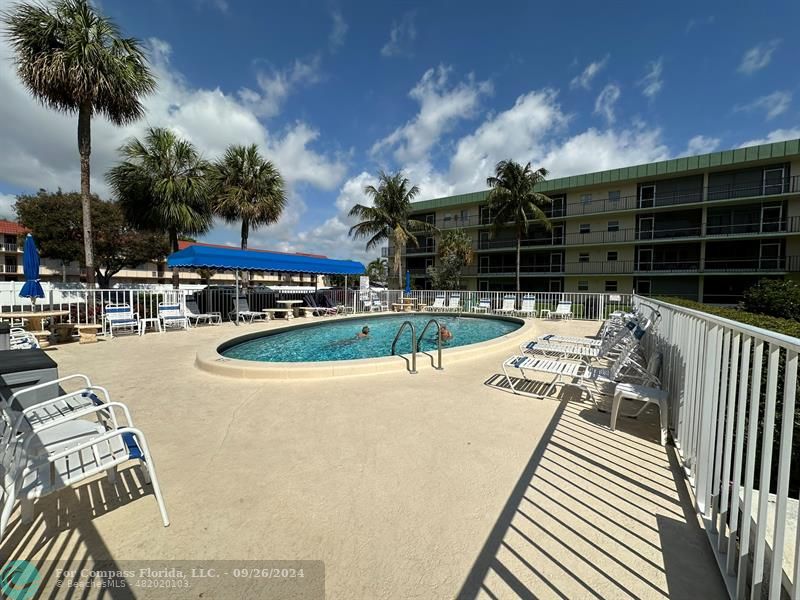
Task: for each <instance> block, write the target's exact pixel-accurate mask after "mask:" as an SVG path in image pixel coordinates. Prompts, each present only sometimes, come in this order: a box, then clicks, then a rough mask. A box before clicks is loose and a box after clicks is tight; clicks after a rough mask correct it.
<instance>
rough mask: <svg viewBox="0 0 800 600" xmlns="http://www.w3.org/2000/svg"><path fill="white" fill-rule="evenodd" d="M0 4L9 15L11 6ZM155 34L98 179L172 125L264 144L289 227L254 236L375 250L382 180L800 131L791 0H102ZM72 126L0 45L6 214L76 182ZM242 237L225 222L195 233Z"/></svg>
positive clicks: (426, 185)
mask: <svg viewBox="0 0 800 600" xmlns="http://www.w3.org/2000/svg"><path fill="white" fill-rule="evenodd" d="M11 4H12V2H11V0H0V10H6V9H8V8H9V7H10V6H11ZM96 6H98V7H99V9H100V10H101V11H102V12H103V13H104V14H106V15H108V16H110V17H111V18H113V19H114V20H115V21H116V22H117V24H118V25H119V26H120V27H121V28H122V30H123V31H124V32H125V34H126V35H131V36H134V37H137V38H139V39H140V40H141V41H142V43H143V44H144V45H145V47H146V49H147V52H148V55H149V58H150V62H151V66H152V68H153V71H154V73H155V74H156V76H157V79H158V89H157V90H156V92H155V93H153V94H152V95H151V96H149V97H147V98H146V99H145V101H144V102H145V106H146V110H147V115H146V117H145V118H144V119H142V120H140V121H138V122H136V123H134V124H132V125H129V126H126V127H114V126H113V125H111V124H110V123H108V122H106V121H104V120H103V119H101V118H96V119H95V121H94V122H93V130H92V143H93V149H92V190H93V191H94V192H97V193H98V194H100V195H101V197H104V198H110V191H109V187H108V185H107V184H106V182H105V178H104V175H105V172H106V171H107V170H108V168H109V167H111V166H112V165H113V164H114V163H115V162H116V161H117V160H119V156H118V154H117V148H119V146H120V145H121V144H122V143H123V142H124V141H125V140H126V139H128V138H130V137H131V136H141V135H142V133H143V132H144V131H145V129H146V128H147V127H152V126H161V127H169V128H172V129H174V130H175V131H176V132H178V133H179V134H180V135H182V136H184V137H186V138H188V139H189V140H191V141H192V142H193V143H194V144H195V145H196V146H197V147H198V148H199V149H200V151H201V152H202V154H203V155H204V156H205V157H206V158H208V159H210V160H213V159H215V158H217V157H218V156H220V155H221V154H222V153H223V151H224V149H225V148H226V146H228V145H229V144H250V143H256V144H258V145H259V147H260V149H261V151H262V153H263V154H264V155H265V156H266V157H267V158H268V159H269V160H271V161H273V162H274V163H275V164H276V165H277V167H278V168H279V169H280V171H281V173H282V174H283V176H284V178H285V180H286V183H287V191H288V198H289V201H288V204H287V207H286V210H285V211H284V214H283V216H282V218H281V219H280V221H279V222H277V223H276V224H274V225H271V226H269V227H264V228H261V229H258V230H256V231H254V232H251V235H250V240H249V245H250V247H258V248H266V249H271V250H280V251H301V252H313V253H319V254H325V255H328V256H330V257H334V258H352V259H356V260H364V261H367V260H370V259H372V258H375V257H376V256H377V255H378V253H379V250H371V251H366V250H365V247H364V242H363V241H361V240H353V239H351V238H350V237H349V236H348V230H349V228H350V226H351V225H352V224H353V221H352V220H351V219H350V218H349V217H348V216H347V213H348V211H349V209H350V207H351V206H352V205H353V204H355V203H357V202H362V203H366V202H367V199H366V198H365V196H364V193H363V189H364V186H365V185H368V184H371V183H375V182H376V179H377V173H378V172H379V171H380V170H381V169H383V170H386V171H395V170H403V171H404V173H405V174H406V176H407V177H408V178H409V179H410V180H411V182H412V183H414V184H416V185H418V186H419V188H420V194H419V196H418V197H417V199H418V200H424V199H429V198H436V197H441V196H446V195H450V194H456V193H463V192H469V191H476V190H481V189H485V187H486V186H485V181H486V177H487V176H489V175H490V174H491V173H492V170H493V167H494V165H495V164H496V163H497V162H498V161H500V160H503V159H507V158H512V159H514V160H517V161H520V162H523V163H524V162H529V161H530V162H531V163H532V164H533V166H534V167H537V168H538V167H540V166H541V167H545V168H547V169H548V170H549V171H550V176H551V177H561V176H566V175H572V174H577V173H585V172H591V171H597V170H603V169H609V168H614V167H619V166H625V165H632V164H639V163H645V162H651V161H654V160H662V159H666V158H672V157H677V156H685V155H688V154H699V153H704V152H710V151H713V150H718V149H728V148H736V147H740V146H744V145H751V144H756V143H764V142H767V141H778V140H783V139H791V138H798V137H800V89H799V86H798V83H800V71H799V70H798V60H797V59H798V56H800V38H798V36H797V35H795V32H794V24H795V23H797V22H798V21H799V20H800V3H798V2H790V1H786V2H783V1H779V2H769V10H765V8H766V4H765V3H763V2H761V3H756V2H737V3H736V5H735V9H734V8H733V6H732V5H731V4H730V3H729V2H671V3H651V2H628V3H621V2H618V3H600V2H571V3H564V2H552V3H533V2H513V1H509V2H506V3H504V4H503V6H502V10H499V9H496V8H490V5H487V4H486V3H485V2H477V1H467V0H464V1H461V2H457V3H456V2H452V1H447V2H445V1H438V0H432V1H428V2H419V3H412V2H346V1H344V0H341V1H336V0H325V1H321V2H311V1H304V0H296V1H294V2H269V3H267V2H260V1H256V0H250V1H246V0H138V1H137V2H130V1H123V0H99V1H98V2H96ZM76 136H77V117H76V116H75V115H66V114H60V113H56V112H54V111H52V110H49V109H45V108H43V107H42V106H40V105H39V104H38V103H37V102H36V101H35V100H34V99H33V98H32V97H31V96H30V95H29V94H28V93H27V92H26V91H25V89H24V88H23V87H22V85H21V84H20V83H19V81H18V79H17V77H16V74H15V71H14V66H13V62H12V54H11V52H10V49H9V47H8V44H7V42H6V41H5V40H4V39H0V217H12V218H13V203H14V200H15V195H16V194H20V193H30V192H35V191H36V190H38V189H40V188H45V189H49V190H55V189H57V188H59V187H60V188H61V189H63V190H64V191H72V190H78V189H80V179H79V168H78V167H79V165H78V151H77V142H76ZM201 239H202V240H203V241H208V242H212V243H218V244H231V245H238V243H239V228H238V226H237V225H229V224H225V223H222V222H218V223H216V224H215V226H214V228H213V230H212V231H210V232H209V233H208V234H206V235H205V236H202V238H201Z"/></svg>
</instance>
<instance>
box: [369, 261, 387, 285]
mask: <svg viewBox="0 0 800 600" xmlns="http://www.w3.org/2000/svg"><path fill="white" fill-rule="evenodd" d="M367 275H369V278H370V280H371V281H377V282H379V283H386V280H387V279H388V278H389V265H388V264H387V262H386V259H385V258H376V259H375V260H373V261H370V263H369V264H368V265H367Z"/></svg>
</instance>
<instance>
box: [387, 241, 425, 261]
mask: <svg viewBox="0 0 800 600" xmlns="http://www.w3.org/2000/svg"><path fill="white" fill-rule="evenodd" d="M394 251H395V248H394V246H392V247H388V248H381V256H383V257H384V258H387V257H389V256H394ZM435 252H436V244H435V243H434V244H425V245H421V246H420V247H419V248H417V247H416V246H406V247H405V248H403V249H401V254H434V253H435Z"/></svg>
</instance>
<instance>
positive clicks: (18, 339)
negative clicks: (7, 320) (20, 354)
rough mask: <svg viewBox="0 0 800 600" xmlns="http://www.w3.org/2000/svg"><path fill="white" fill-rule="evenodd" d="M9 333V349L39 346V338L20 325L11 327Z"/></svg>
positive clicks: (28, 348) (29, 348) (27, 348)
mask: <svg viewBox="0 0 800 600" xmlns="http://www.w3.org/2000/svg"><path fill="white" fill-rule="evenodd" d="M9 334H10V335H9V348H10V349H11V350H31V349H33V348H38V347H39V340H37V339H36V336H35V335H33V334H32V333H31V332H30V331H25V330H24V329H23V328H22V327H12V328H11V330H10V331H9Z"/></svg>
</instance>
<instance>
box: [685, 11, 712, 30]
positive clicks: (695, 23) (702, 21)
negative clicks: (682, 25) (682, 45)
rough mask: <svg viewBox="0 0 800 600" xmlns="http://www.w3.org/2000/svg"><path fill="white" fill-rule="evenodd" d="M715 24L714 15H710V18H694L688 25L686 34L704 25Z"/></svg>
mask: <svg viewBox="0 0 800 600" xmlns="http://www.w3.org/2000/svg"><path fill="white" fill-rule="evenodd" d="M713 24H714V15H709V16H708V17H692V18H691V19H689V21H688V22H687V23H686V33H687V34H688V33H690V32H691V31H692V30H693V29H695V28H697V27H702V26H703V25H713Z"/></svg>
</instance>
